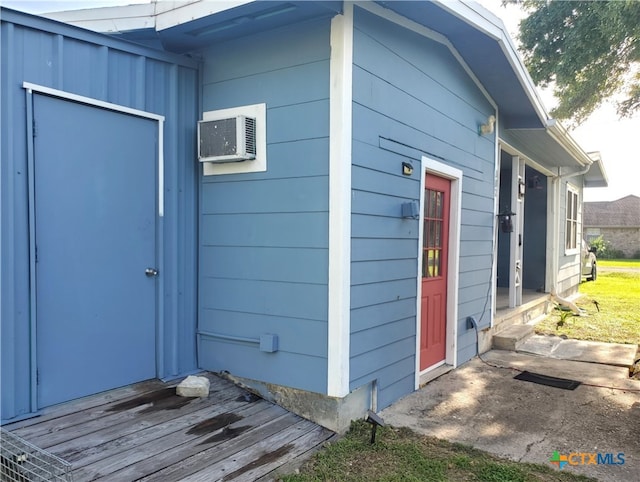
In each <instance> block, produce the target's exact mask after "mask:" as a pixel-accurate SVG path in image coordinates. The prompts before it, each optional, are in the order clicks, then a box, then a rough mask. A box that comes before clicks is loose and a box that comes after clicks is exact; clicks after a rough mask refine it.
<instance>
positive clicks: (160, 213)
mask: <svg viewBox="0 0 640 482" xmlns="http://www.w3.org/2000/svg"><path fill="white" fill-rule="evenodd" d="M22 87H23V89H25V94H26V122H27V138H28V139H29V142H28V143H27V165H28V186H29V187H28V191H29V278H30V281H29V292H30V299H29V305H30V311H31V316H30V321H29V329H30V333H31V335H30V339H29V350H30V365H31V367H30V405H31V412H32V413H36V412H37V411H38V385H37V378H38V376H37V368H38V367H37V364H38V362H37V356H36V355H37V343H38V340H37V336H36V333H37V306H36V266H35V251H36V250H35V211H34V209H35V197H34V196H35V177H34V162H35V160H34V158H35V154H34V149H33V146H34V144H33V116H34V113H33V96H34V93H35V94H41V95H48V96H51V97H56V98H59V99H64V100H68V101H71V102H77V103H79V104H84V105H87V106H91V107H98V108H101V109H106V110H110V111H113V112H120V113H123V114H129V115H133V116H137V117H142V118H145V119H150V120H153V121H156V122H157V123H158V145H157V162H158V165H157V180H156V181H157V207H156V209H157V213H156V214H157V217H158V222H157V225H156V256H157V261H156V266H157V267H158V270H159V272H160V273H163V272H164V263H163V260H164V242H163V239H164V236H163V217H164V121H165V118H164V116H163V115H159V114H154V113H153V112H147V111H143V110H139V109H133V108H131V107H127V106H123V105H119V104H113V103H111V102H106V101H102V100H99V99H95V98H92V97H86V96H83V95H78V94H74V93H72V92H67V91H64V90H58V89H53V88H51V87H46V86H43V85H38V84H33V83H31V82H23V83H22ZM162 293H164V277H163V276H159V277H158V278H157V282H156V320H155V325H156V360H155V363H156V376H158V377H160V376H162V374H163V373H164V301H163V296H162Z"/></svg>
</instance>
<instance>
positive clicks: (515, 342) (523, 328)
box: [493, 325, 533, 350]
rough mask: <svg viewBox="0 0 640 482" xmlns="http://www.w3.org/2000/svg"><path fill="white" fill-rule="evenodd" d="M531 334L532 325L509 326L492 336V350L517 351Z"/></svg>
mask: <svg viewBox="0 0 640 482" xmlns="http://www.w3.org/2000/svg"><path fill="white" fill-rule="evenodd" d="M532 334H533V325H511V326H508V327H507V328H505V329H504V330H502V331H500V332H498V333H496V334H495V335H493V348H495V349H498V350H517V349H518V348H519V347H520V345H522V344H523V343H524V342H525V341H526V340H527V338H528V337H529V336H531V335H532Z"/></svg>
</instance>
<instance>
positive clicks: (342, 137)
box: [327, 2, 353, 398]
mask: <svg viewBox="0 0 640 482" xmlns="http://www.w3.org/2000/svg"><path fill="white" fill-rule="evenodd" d="M329 76H330V82H329V85H330V92H329V98H330V100H329V139H330V147H329V286H328V301H327V303H328V323H327V325H328V326H327V338H328V343H327V395H329V396H330V397H340V398H341V397H345V396H346V395H347V394H348V393H349V345H350V324H351V145H352V144H351V142H352V141H351V136H352V97H353V96H352V89H353V4H351V3H347V2H345V4H344V10H343V14H342V15H336V16H335V17H334V18H333V19H332V20H331V59H330V62H329Z"/></svg>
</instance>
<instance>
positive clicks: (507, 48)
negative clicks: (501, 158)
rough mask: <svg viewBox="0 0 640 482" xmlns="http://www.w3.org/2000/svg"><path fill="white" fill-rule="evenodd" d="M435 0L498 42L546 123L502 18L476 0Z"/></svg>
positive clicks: (535, 91)
mask: <svg viewBox="0 0 640 482" xmlns="http://www.w3.org/2000/svg"><path fill="white" fill-rule="evenodd" d="M435 1H436V2H437V3H438V5H439V6H440V8H442V9H443V10H447V11H448V12H450V13H452V14H453V15H455V16H456V17H458V18H460V19H462V20H464V21H465V22H466V23H468V24H469V25H471V26H472V27H474V28H475V29H477V30H480V31H481V32H484V33H485V34H486V35H488V36H489V37H491V38H493V39H494V40H495V41H496V42H498V44H499V45H500V48H501V49H502V51H503V52H504V54H505V56H506V58H507V60H508V61H509V63H510V64H511V67H512V68H513V70H514V72H515V73H516V76H517V77H518V80H519V81H520V84H521V85H522V87H523V89H524V90H525V92H526V94H527V97H528V98H529V100H530V101H531V104H532V105H533V107H534V109H535V110H536V112H537V114H538V117H539V119H540V121H541V122H542V123H543V124H544V123H546V121H547V119H549V115H548V114H547V111H546V109H545V107H544V104H543V103H542V100H541V99H540V96H539V94H538V91H537V89H536V86H535V83H534V82H533V79H531V76H530V75H529V71H528V70H527V68H526V67H525V66H524V62H523V61H522V58H521V57H520V54H519V53H518V49H517V48H516V46H515V44H514V43H513V40H512V39H511V37H510V36H509V34H508V32H507V30H506V28H505V26H504V23H503V22H502V20H500V19H499V18H498V17H497V16H495V15H494V14H493V13H491V12H490V11H489V10H487V9H486V8H484V7H483V6H482V5H480V4H478V3H476V2H466V1H462V0H460V1H457V2H452V1H450V0H435Z"/></svg>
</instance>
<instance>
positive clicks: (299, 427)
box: [3, 374, 334, 482]
mask: <svg viewBox="0 0 640 482" xmlns="http://www.w3.org/2000/svg"><path fill="white" fill-rule="evenodd" d="M203 375H205V376H207V377H208V378H209V379H210V380H211V390H210V394H209V397H208V398H206V399H191V398H182V397H178V396H177V395H176V394H175V388H174V387H175V384H167V383H162V382H160V381H158V380H154V381H148V382H143V383H140V384H136V385H132V386H129V387H124V388H120V389H117V390H112V391H110V392H106V393H103V394H99V395H95V396H92V397H87V398H84V399H81V400H76V401H73V402H69V403H66V404H62V405H59V406H57V407H53V408H51V409H48V410H47V411H45V413H43V414H42V415H41V416H39V417H36V418H32V419H29V420H24V421H21V422H16V423H13V424H9V425H5V426H4V427H3V428H4V429H5V430H9V431H11V432H13V433H15V434H16V435H18V436H20V437H22V438H24V439H26V440H27V441H29V442H31V443H32V444H34V445H36V446H38V447H40V448H43V449H45V450H47V451H48V452H51V453H53V454H55V455H57V456H58V457H61V458H62V459H64V460H66V461H68V462H70V463H71V464H72V465H73V477H74V481H75V482H82V481H90V480H100V481H123V482H125V481H134V480H144V481H163V482H167V481H213V480H224V481H226V480H237V481H240V480H247V481H251V480H257V479H260V478H265V479H268V478H269V475H270V474H272V475H273V474H275V473H276V471H278V469H281V470H282V468H283V467H284V468H286V467H291V466H292V464H294V463H295V462H296V461H298V460H300V459H301V458H304V457H306V456H308V455H309V454H310V453H312V452H313V451H315V450H316V449H317V448H319V447H321V446H322V444H323V443H324V442H325V441H326V440H328V439H329V438H331V437H333V436H334V434H333V432H331V431H329V430H327V429H325V428H323V427H320V426H319V425H316V424H314V423H312V422H310V421H308V420H305V419H303V418H301V417H299V416H297V415H295V414H293V413H290V412H288V411H286V410H285V409H283V408H282V407H279V406H277V405H274V404H272V403H270V402H267V401H265V400H263V399H261V398H259V397H256V396H255V395H253V394H251V393H249V392H247V391H245V390H243V389H241V388H239V387H237V386H235V385H234V384H232V383H231V382H229V381H227V380H223V379H221V378H219V377H217V376H215V375H212V374H203Z"/></svg>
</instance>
